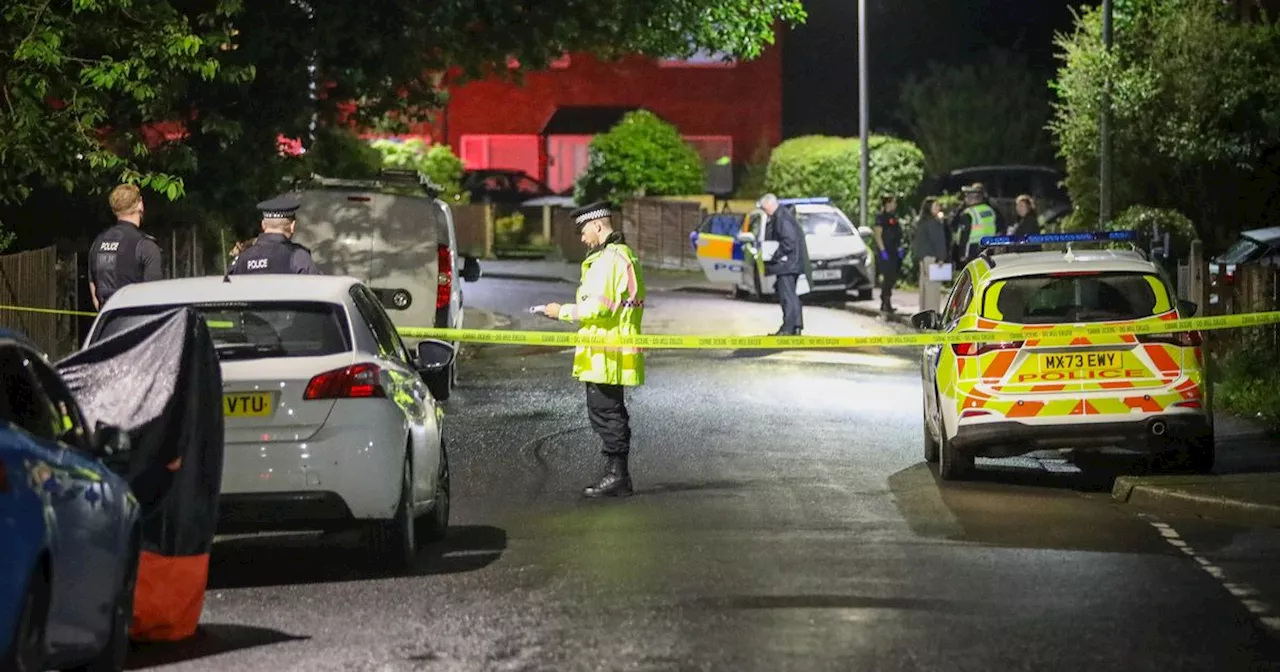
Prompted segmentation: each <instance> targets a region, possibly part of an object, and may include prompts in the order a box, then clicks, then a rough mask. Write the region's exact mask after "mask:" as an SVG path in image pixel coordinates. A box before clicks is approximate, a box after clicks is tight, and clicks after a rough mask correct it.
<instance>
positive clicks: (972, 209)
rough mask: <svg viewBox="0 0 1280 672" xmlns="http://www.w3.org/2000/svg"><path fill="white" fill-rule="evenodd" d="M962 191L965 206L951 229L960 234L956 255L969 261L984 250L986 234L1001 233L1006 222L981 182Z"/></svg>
mask: <svg viewBox="0 0 1280 672" xmlns="http://www.w3.org/2000/svg"><path fill="white" fill-rule="evenodd" d="M961 191H963V192H964V208H963V209H961V210H960V212H958V213H956V216H955V219H953V220H951V230H952V231H955V232H957V234H958V240H957V241H956V243H957V245H958V247H959V250H958V252H957V254H956V255H955V257H956V258H957V259H960V260H961V261H962V262H963V263H968V262H970V261H973V260H974V259H976V258H977V256H978V254H979V253H980V252H981V251H982V246H981V245H980V244H979V243H980V242H981V240H982V239H983V238H984V237H986V236H996V235H1000V233H1002V232H1004V230H1005V224H1004V218H1003V217H1002V216H1001V215H1000V211H999V210H996V209H995V208H994V207H992V205H991V202H990V201H988V200H987V192H986V189H985V188H984V187H983V186H982V183H981V182H975V183H974V184H971V185H969V186H967V187H962V188H961Z"/></svg>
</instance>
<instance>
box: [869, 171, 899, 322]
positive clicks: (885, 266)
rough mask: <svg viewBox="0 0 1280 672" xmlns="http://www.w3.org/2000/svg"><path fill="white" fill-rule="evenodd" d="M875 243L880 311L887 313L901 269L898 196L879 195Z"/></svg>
mask: <svg viewBox="0 0 1280 672" xmlns="http://www.w3.org/2000/svg"><path fill="white" fill-rule="evenodd" d="M875 234H876V245H878V246H879V247H880V261H879V262H877V264H876V265H877V267H878V268H879V269H880V275H881V278H882V280H883V284H881V285H880V311H881V312H883V313H885V314H889V313H892V312H894V308H893V301H892V297H893V286H894V285H896V284H898V273H899V271H901V269H902V257H903V256H905V254H906V253H905V251H904V250H903V247H902V221H901V220H900V219H898V197H897V196H895V195H892V194H885V195H884V196H881V197H880V212H879V214H877V215H876V228H875Z"/></svg>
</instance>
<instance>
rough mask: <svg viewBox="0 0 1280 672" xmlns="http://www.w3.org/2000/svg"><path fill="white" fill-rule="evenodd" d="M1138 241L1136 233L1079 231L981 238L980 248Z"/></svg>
mask: <svg viewBox="0 0 1280 672" xmlns="http://www.w3.org/2000/svg"><path fill="white" fill-rule="evenodd" d="M1136 240H1138V232H1137V231H1080V232H1077V233H1036V234H1032V235H1024V236H983V237H982V239H981V240H979V241H978V244H979V245H981V246H982V247H1016V246H1019V245H1050V244H1053V243H1128V242H1134V241H1136Z"/></svg>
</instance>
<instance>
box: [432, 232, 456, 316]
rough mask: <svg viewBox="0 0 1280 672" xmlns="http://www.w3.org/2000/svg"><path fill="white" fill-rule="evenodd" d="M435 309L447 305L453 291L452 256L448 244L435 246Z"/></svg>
mask: <svg viewBox="0 0 1280 672" xmlns="http://www.w3.org/2000/svg"><path fill="white" fill-rule="evenodd" d="M436 273H437V275H436V310H439V309H441V308H444V307H445V306H447V305H449V295H450V294H452V293H453V291H452V290H453V256H452V255H450V254H449V246H448V245H438V246H436Z"/></svg>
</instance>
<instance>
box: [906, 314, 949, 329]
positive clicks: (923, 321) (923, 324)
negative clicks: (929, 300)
mask: <svg viewBox="0 0 1280 672" xmlns="http://www.w3.org/2000/svg"><path fill="white" fill-rule="evenodd" d="M911 326H913V327H915V328H916V329H927V330H930V331H937V330H938V329H941V328H942V316H941V315H939V314H938V311H936V310H926V311H924V312H921V313H916V314H915V315H912V316H911Z"/></svg>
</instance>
